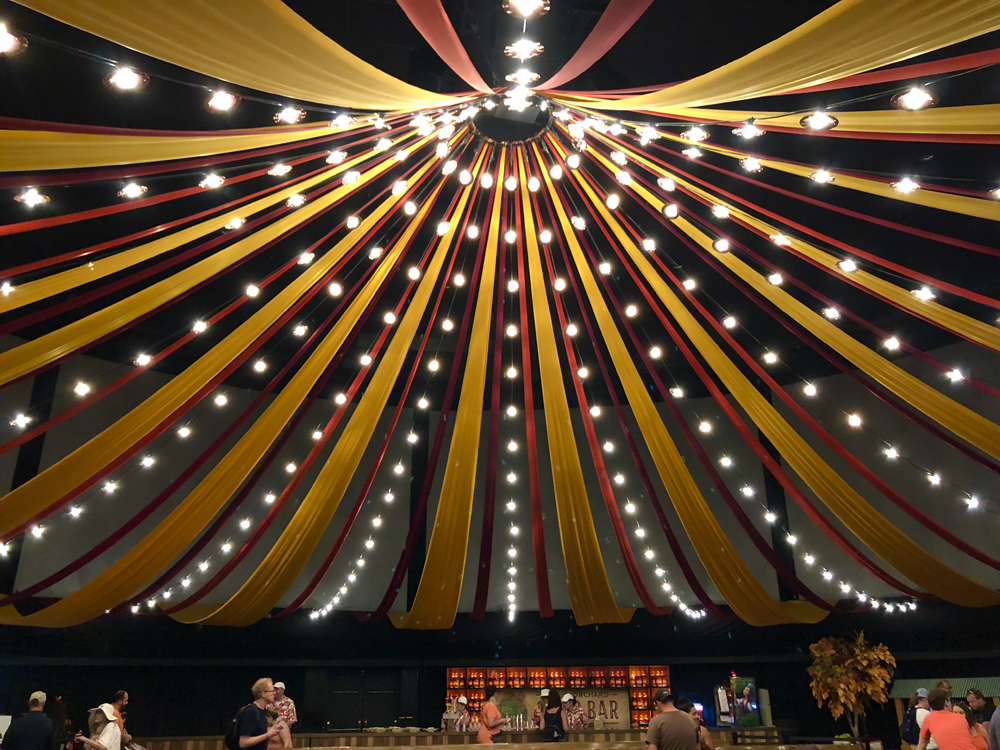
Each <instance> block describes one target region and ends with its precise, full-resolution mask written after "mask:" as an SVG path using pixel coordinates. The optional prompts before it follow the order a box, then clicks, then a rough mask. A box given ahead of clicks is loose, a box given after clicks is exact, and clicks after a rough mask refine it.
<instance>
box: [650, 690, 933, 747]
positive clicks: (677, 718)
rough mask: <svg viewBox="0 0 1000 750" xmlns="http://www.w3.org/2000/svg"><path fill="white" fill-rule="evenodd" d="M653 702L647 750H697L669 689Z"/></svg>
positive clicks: (695, 731) (690, 725)
mask: <svg viewBox="0 0 1000 750" xmlns="http://www.w3.org/2000/svg"><path fill="white" fill-rule="evenodd" d="M653 703H655V704H656V707H657V709H659V711H660V713H658V714H657V715H656V716H654V717H653V718H652V719H650V721H649V728H648V729H647V730H646V744H647V745H648V746H649V750H698V740H699V736H698V735H699V734H700V732H699V726H698V724H697V723H695V720H694V719H692V718H691V716H690V714H687V713H685V712H684V711H679V710H678V709H677V707H676V706H675V705H674V696H673V695H672V694H671V693H670V691H668V690H664V689H663V688H660V689H659V690H657V691H656V693H654V694H653ZM921 750H923V749H921Z"/></svg>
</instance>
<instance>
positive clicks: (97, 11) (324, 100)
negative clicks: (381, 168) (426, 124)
mask: <svg viewBox="0 0 1000 750" xmlns="http://www.w3.org/2000/svg"><path fill="white" fill-rule="evenodd" d="M17 2H19V3H20V4H21V5H24V6H27V7H28V8H31V9H32V10H36V11H38V12H39V13H44V14H45V15H47V16H51V17H52V18H55V19H56V20H57V21H62V22H63V23H66V24H69V25H70V26H75V27H76V28H78V29H83V30H84V31H87V32H89V33H91V34H95V35H97V36H99V37H102V38H104V39H108V40H110V41H112V42H114V43H116V44H120V45H122V46H124V47H128V48H129V49H133V50H136V51H137V52H141V53H142V54H144V55H149V56H150V57H155V58H158V59H160V60H166V61H167V62H169V63H173V64H174V65H179V66H180V67H182V68H187V69H188V70H195V71H197V72H199V73H203V74H205V75H207V76H211V77H212V78H218V79H219V80H222V81H228V82H229V83H235V84H237V85H239V86H246V87H248V88H251V89H257V90H258V91H267V92H269V93H272V94H279V95H281V96H286V97H290V98H292V99H300V100H303V101H309V102H319V103H321V104H331V105H334V106H337V107H351V108H354V109H367V110H375V109H379V110H411V109H422V108H425V107H446V106H448V105H451V104H456V103H458V102H460V101H463V100H462V99H458V98H456V97H453V96H445V95H443V94H435V93H434V92H432V91H425V90H424V89H420V88H417V87H416V86H411V85H410V84H408V83H404V82H403V81H400V80H399V79H397V78H393V77H392V76H390V75H389V74H387V73H383V72H382V71H381V70H379V69H378V68H376V67H374V66H372V65H369V64H368V63H366V62H365V61H364V60H362V59H360V58H359V57H355V56H354V55H352V54H351V53H350V52H348V51H347V50H346V49H344V48H343V47H341V46H340V45H339V44H337V43H336V42H334V41H333V40H332V39H330V38H329V37H327V36H326V35H325V34H323V33H321V32H320V31H318V30H317V29H315V28H314V27H313V26H311V25H310V24H309V23H307V22H306V21H305V19H303V18H302V17H301V16H298V15H296V14H295V13H294V12H293V11H292V10H291V9H290V8H288V6H286V5H285V4H284V3H283V2H281V0H210V1H208V0H169V2H162V0H73V2H63V0H17ZM331 9H332V10H334V11H336V8H334V7H332V6H331ZM140 95H141V94H140Z"/></svg>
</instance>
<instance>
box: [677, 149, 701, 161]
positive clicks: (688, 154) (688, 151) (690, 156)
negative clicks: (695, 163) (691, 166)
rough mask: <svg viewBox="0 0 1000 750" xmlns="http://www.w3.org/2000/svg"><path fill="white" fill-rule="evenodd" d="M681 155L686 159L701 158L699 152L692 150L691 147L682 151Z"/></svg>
mask: <svg viewBox="0 0 1000 750" xmlns="http://www.w3.org/2000/svg"><path fill="white" fill-rule="evenodd" d="M681 153H682V154H684V156H686V157H687V158H688V159H700V158H701V156H702V153H701V151H700V150H699V149H696V148H694V147H693V146H692V147H691V148H686V149H684V150H683V151H681Z"/></svg>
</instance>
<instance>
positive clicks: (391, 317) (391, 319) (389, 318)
mask: <svg viewBox="0 0 1000 750" xmlns="http://www.w3.org/2000/svg"><path fill="white" fill-rule="evenodd" d="M382 320H383V321H384V322H385V323H386V325H390V326H391V325H392V324H393V323H395V322H396V314H395V313H393V312H387V313H386V314H385V315H383V316H382Z"/></svg>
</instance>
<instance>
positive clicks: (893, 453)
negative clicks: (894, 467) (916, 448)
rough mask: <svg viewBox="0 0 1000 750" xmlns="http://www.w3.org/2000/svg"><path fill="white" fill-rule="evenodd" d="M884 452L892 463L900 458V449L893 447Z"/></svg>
mask: <svg viewBox="0 0 1000 750" xmlns="http://www.w3.org/2000/svg"><path fill="white" fill-rule="evenodd" d="M882 452H883V453H884V454H885V457H886V458H888V459H890V460H892V461H895V460H896V459H897V458H899V449H898V448H894V447H892V446H891V445H890V446H889V447H888V448H886V449H885V450H884V451H882Z"/></svg>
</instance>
